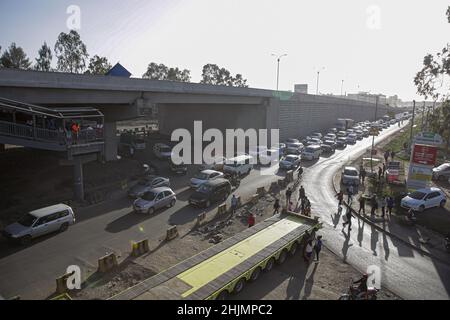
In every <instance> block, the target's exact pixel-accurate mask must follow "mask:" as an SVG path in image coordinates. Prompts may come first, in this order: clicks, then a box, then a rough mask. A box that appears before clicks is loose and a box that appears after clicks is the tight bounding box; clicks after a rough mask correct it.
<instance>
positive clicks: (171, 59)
mask: <svg viewBox="0 0 450 320" xmlns="http://www.w3.org/2000/svg"><path fill="white" fill-rule="evenodd" d="M70 5H77V6H79V8H80V10H81V20H80V21H81V29H80V30H79V32H80V34H81V37H82V40H83V41H84V42H85V43H86V45H87V49H88V52H89V54H90V55H94V54H98V55H103V56H106V57H108V59H109V60H110V61H111V62H112V63H115V62H117V61H120V62H121V63H122V64H123V65H124V66H125V67H126V68H128V69H129V70H130V71H131V72H132V73H133V76H134V77H140V76H141V75H142V74H143V73H144V72H145V70H146V66H147V65H148V63H150V62H153V61H154V62H157V63H164V64H166V65H169V66H178V67H180V68H187V69H190V70H191V75H192V81H194V82H198V81H199V80H200V76H201V69H202V66H203V65H204V64H206V63H216V64H218V65H220V66H223V67H225V68H227V69H229V70H230V71H231V72H232V73H242V74H243V75H244V77H246V78H247V79H248V83H249V84H250V86H251V87H257V88H269V89H272V88H274V87H275V85H276V61H275V58H274V57H272V56H271V53H280V54H281V53H287V54H288V56H286V57H283V58H282V61H281V70H280V89H284V90H293V86H294V83H308V84H309V90H310V92H315V90H316V70H317V69H319V68H322V67H325V69H324V70H323V71H322V72H321V75H320V86H319V90H320V92H322V93H331V92H333V93H335V94H339V93H340V88H341V80H342V79H344V91H346V92H356V91H357V90H358V87H359V89H360V90H364V91H370V92H372V93H378V92H381V93H384V94H387V95H393V94H398V95H399V96H400V97H401V98H402V99H404V100H411V99H414V98H418V97H417V96H416V95H415V93H416V90H415V87H414V85H413V82H412V79H413V77H414V74H415V73H416V72H417V71H418V70H419V69H420V67H421V63H422V59H423V56H424V55H425V54H426V53H429V52H430V53H434V52H437V51H439V50H440V49H441V48H442V47H443V46H444V45H445V44H446V43H447V42H448V40H449V39H448V35H449V29H450V24H448V23H446V19H445V10H446V7H447V6H448V5H449V3H448V1H446V0H432V1H425V0H420V1H406V0H395V1H389V0H372V1H369V0H341V1H336V0H316V1H304V0H278V1H272V0H191V1H189V0H183V1H181V0H127V1H119V0H108V1H107V0H101V1H98V0H90V1H87V0H83V1H74V0H71V1H66V0H41V1H38V0H34V1H33V0H29V1H22V0H15V1H12V0H0V30H1V33H0V46H2V50H4V49H5V48H6V47H8V46H9V44H10V43H11V42H13V41H14V42H16V43H17V44H18V45H20V46H22V47H23V48H24V50H25V51H26V52H27V54H28V55H29V56H30V57H31V58H33V59H34V58H35V57H36V55H37V50H38V49H39V47H40V46H41V45H42V43H43V42H44V41H46V42H47V43H48V44H49V45H50V46H51V47H52V48H53V46H54V43H55V40H56V38H57V36H58V34H59V33H60V32H62V31H64V32H68V31H69V29H68V28H67V26H66V20H67V19H68V17H69V14H67V13H66V10H67V8H68V6H70ZM374 8H375V9H374ZM53 63H55V59H54V61H53Z"/></svg>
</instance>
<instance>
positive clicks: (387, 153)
mask: <svg viewBox="0 0 450 320" xmlns="http://www.w3.org/2000/svg"><path fill="white" fill-rule="evenodd" d="M389 154H390V152H389V150H386V152H385V153H384V162H386V163H387V162H388V160H389Z"/></svg>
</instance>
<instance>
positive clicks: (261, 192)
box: [256, 187, 266, 197]
mask: <svg viewBox="0 0 450 320" xmlns="http://www.w3.org/2000/svg"><path fill="white" fill-rule="evenodd" d="M256 194H258V195H259V196H260V197H262V196H264V195H265V194H266V189H265V188H264V187H259V188H257V189H256Z"/></svg>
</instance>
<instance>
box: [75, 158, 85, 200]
mask: <svg viewBox="0 0 450 320" xmlns="http://www.w3.org/2000/svg"><path fill="white" fill-rule="evenodd" d="M73 182H74V184H73V191H74V195H75V199H76V200H84V182H83V162H82V161H80V160H75V161H74V162H73Z"/></svg>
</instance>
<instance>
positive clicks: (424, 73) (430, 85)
mask: <svg viewBox="0 0 450 320" xmlns="http://www.w3.org/2000/svg"><path fill="white" fill-rule="evenodd" d="M446 15H447V21H448V22H449V23H450V6H449V7H448V8H447V11H446ZM449 77H450V44H448V43H447V44H446V45H445V47H444V48H443V49H442V50H441V51H440V52H438V53H436V54H435V55H432V54H427V55H426V56H425V57H424V59H423V67H422V69H421V70H420V71H419V72H418V73H417V74H416V76H415V78H414V84H415V85H416V87H417V93H418V94H420V95H421V96H423V97H425V99H427V98H429V97H430V98H432V99H433V100H434V101H437V100H440V101H442V104H441V106H440V108H436V109H435V110H434V113H433V114H432V115H431V128H432V129H433V130H435V132H437V133H439V134H440V135H441V136H442V137H443V138H444V140H445V141H446V143H447V156H448V154H449V147H450V100H449V89H450V88H445V87H444V85H445V83H448V80H449Z"/></svg>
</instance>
